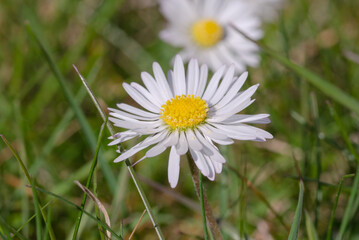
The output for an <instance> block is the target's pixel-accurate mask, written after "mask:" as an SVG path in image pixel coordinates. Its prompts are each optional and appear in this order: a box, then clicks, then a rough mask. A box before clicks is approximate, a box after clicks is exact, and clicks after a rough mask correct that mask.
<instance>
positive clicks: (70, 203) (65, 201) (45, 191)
mask: <svg viewBox="0 0 359 240" xmlns="http://www.w3.org/2000/svg"><path fill="white" fill-rule="evenodd" d="M28 187H29V188H35V189H36V190H37V191H40V192H42V193H45V194H47V195H50V196H52V197H54V198H56V199H59V200H61V201H62V202H64V203H67V204H68V205H70V206H72V207H74V208H76V209H77V210H81V206H78V205H76V204H75V203H73V202H71V201H69V200H67V199H65V198H63V197H61V196H60V195H57V194H55V193H53V192H50V191H47V190H46V189H43V188H40V187H37V186H31V185H28ZM83 213H84V214H86V215H87V216H88V217H89V218H90V219H92V220H93V221H95V222H97V223H98V224H100V225H101V226H102V227H103V228H105V229H106V230H108V231H109V232H110V233H111V234H112V236H114V237H116V238H117V239H121V240H122V237H120V236H118V235H117V233H116V232H115V231H113V230H112V229H111V228H110V227H109V226H107V224H106V223H103V222H102V221H100V220H99V219H97V218H96V217H94V216H92V215H91V213H89V212H87V211H86V210H83Z"/></svg>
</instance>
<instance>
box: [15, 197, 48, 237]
mask: <svg viewBox="0 0 359 240" xmlns="http://www.w3.org/2000/svg"><path fill="white" fill-rule="evenodd" d="M51 203H52V200H50V201H48V202H47V203H46V204H45V205H44V206H42V208H41V210H44V209H45V208H47V207H48V206H50V204H51ZM35 217H36V214H34V215H32V216H31V217H30V218H29V219H28V220H27V221H26V222H25V223H24V224H22V225H21V226H20V227H19V228H18V229H17V230H16V232H20V231H21V230H22V229H23V228H24V227H25V226H26V225H27V224H29V223H30V222H31V221H32V220H33V219H34V218H35Z"/></svg>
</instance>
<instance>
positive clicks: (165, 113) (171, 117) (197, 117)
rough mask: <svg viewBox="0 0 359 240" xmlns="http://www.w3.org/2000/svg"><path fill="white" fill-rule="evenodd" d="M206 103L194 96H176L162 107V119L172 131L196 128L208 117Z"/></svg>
mask: <svg viewBox="0 0 359 240" xmlns="http://www.w3.org/2000/svg"><path fill="white" fill-rule="evenodd" d="M207 112H208V105H207V103H206V101H204V100H202V99H201V98H200V97H195V96H194V95H187V96H186V95H184V94H183V95H182V96H175V98H171V100H167V102H166V104H163V105H162V106H161V116H160V118H161V119H162V120H163V121H164V122H165V123H167V124H168V125H169V126H170V127H171V128H172V129H186V128H190V127H195V126H197V125H199V124H201V123H202V122H204V120H205V119H206V117H207Z"/></svg>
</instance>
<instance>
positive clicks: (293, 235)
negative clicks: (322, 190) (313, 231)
mask: <svg viewBox="0 0 359 240" xmlns="http://www.w3.org/2000/svg"><path fill="white" fill-rule="evenodd" d="M303 195H304V185H303V181H302V180H300V182H299V198H298V205H297V209H296V210H295V215H294V220H293V223H292V227H291V228H290V232H289V236H288V239H289V240H296V239H298V233H299V226H300V220H301V218H302V210H303Z"/></svg>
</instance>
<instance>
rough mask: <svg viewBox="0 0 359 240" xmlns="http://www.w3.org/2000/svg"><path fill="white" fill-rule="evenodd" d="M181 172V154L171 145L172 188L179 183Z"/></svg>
mask: <svg viewBox="0 0 359 240" xmlns="http://www.w3.org/2000/svg"><path fill="white" fill-rule="evenodd" d="M179 172H180V155H178V154H177V152H176V147H175V146H172V147H171V152H170V157H169V160H168V182H169V183H170V185H171V187H172V188H175V187H176V186H177V183H178V178H179Z"/></svg>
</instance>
